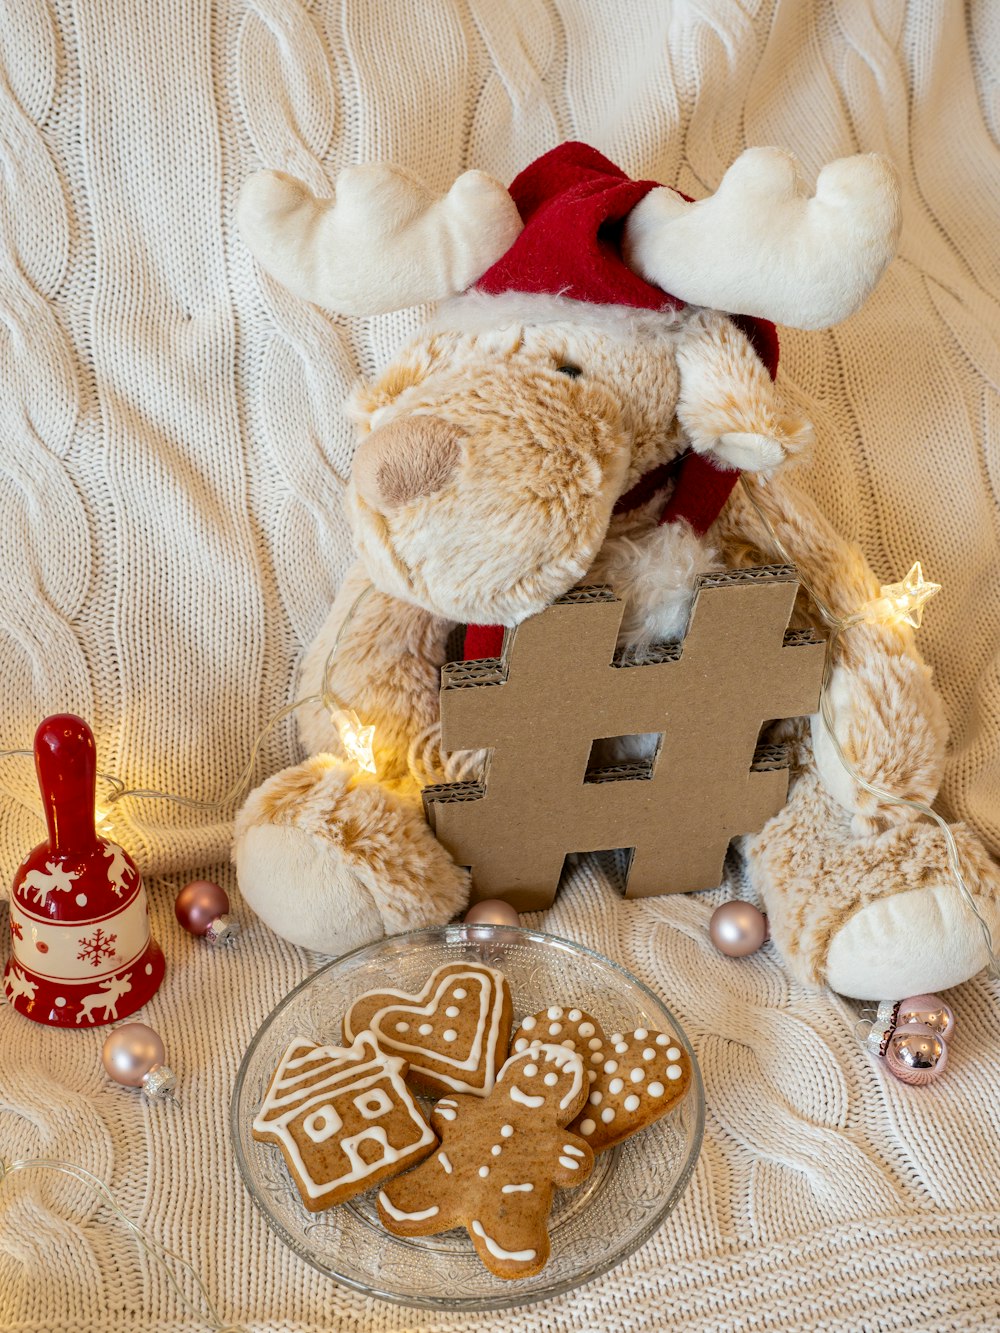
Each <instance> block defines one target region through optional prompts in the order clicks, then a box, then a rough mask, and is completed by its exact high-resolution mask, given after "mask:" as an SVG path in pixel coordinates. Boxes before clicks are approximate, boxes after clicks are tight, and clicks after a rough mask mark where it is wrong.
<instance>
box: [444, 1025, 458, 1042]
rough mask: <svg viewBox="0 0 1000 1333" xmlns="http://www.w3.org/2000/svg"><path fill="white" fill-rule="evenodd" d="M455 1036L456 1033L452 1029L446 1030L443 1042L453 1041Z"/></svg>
mask: <svg viewBox="0 0 1000 1333" xmlns="http://www.w3.org/2000/svg"><path fill="white" fill-rule="evenodd" d="M457 1036H458V1033H457V1032H456V1031H455V1029H454V1028H448V1030H447V1032H445V1034H444V1039H445V1041H454V1040H455V1038H456V1037H457Z"/></svg>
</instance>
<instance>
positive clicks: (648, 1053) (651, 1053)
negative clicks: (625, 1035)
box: [642, 1046, 656, 1060]
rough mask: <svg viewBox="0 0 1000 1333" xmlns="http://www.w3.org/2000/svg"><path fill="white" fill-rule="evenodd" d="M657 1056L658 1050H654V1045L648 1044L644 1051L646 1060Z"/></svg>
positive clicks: (643, 1055) (643, 1054)
mask: <svg viewBox="0 0 1000 1333" xmlns="http://www.w3.org/2000/svg"><path fill="white" fill-rule="evenodd" d="M655 1057H656V1052H655V1051H654V1050H653V1048H652V1046H647V1047H646V1049H645V1050H644V1051H643V1053H642V1058H643V1059H644V1060H653V1059H655Z"/></svg>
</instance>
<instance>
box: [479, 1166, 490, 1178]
mask: <svg viewBox="0 0 1000 1333" xmlns="http://www.w3.org/2000/svg"><path fill="white" fill-rule="evenodd" d="M479 1174H480V1175H481V1176H482V1177H483V1178H484V1179H485V1177H486V1176H488V1175H489V1174H490V1168H489V1167H488V1166H481V1167H480V1168H479Z"/></svg>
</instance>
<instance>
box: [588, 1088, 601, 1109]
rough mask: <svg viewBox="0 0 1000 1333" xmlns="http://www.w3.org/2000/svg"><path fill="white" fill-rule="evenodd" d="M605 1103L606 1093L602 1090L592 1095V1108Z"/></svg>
mask: <svg viewBox="0 0 1000 1333" xmlns="http://www.w3.org/2000/svg"><path fill="white" fill-rule="evenodd" d="M603 1101H604V1093H603V1092H601V1091H600V1090H598V1091H597V1092H592V1093H591V1094H590V1104H591V1106H600V1104H601V1102H603Z"/></svg>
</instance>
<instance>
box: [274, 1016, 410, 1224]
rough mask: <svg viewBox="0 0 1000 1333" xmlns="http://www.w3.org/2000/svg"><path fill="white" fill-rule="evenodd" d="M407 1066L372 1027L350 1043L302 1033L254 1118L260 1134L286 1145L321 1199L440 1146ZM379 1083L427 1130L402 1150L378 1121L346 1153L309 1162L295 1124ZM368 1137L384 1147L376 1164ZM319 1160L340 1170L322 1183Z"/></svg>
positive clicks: (307, 1186) (345, 1142)
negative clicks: (409, 1082)
mask: <svg viewBox="0 0 1000 1333" xmlns="http://www.w3.org/2000/svg"><path fill="white" fill-rule="evenodd" d="M402 1068H403V1061H402V1060H400V1059H399V1058H398V1056H393V1055H386V1054H384V1053H383V1052H382V1051H380V1050H379V1049H378V1047H377V1046H376V1044H375V1038H374V1036H373V1035H372V1033H371V1032H370V1031H365V1032H362V1033H359V1034H358V1036H357V1037H356V1038H355V1040H354V1043H353V1045H352V1046H350V1047H340V1046H317V1045H316V1044H315V1043H314V1042H311V1041H308V1040H306V1039H305V1038H303V1037H297V1038H295V1039H294V1040H293V1041H292V1042H291V1043H290V1045H289V1046H288V1048H287V1049H286V1051H285V1054H284V1056H283V1057H282V1060H281V1063H280V1064H279V1066H278V1069H277V1072H276V1073H275V1076H274V1078H273V1079H272V1081H271V1086H270V1087H269V1088H268V1091H267V1095H266V1096H265V1098H264V1101H263V1103H262V1104H261V1108H260V1110H259V1111H258V1113H257V1115H256V1117H255V1119H254V1122H253V1128H254V1131H255V1132H256V1133H257V1134H258V1135H260V1136H261V1137H263V1138H269V1139H272V1140H274V1141H276V1142H278V1143H280V1144H281V1146H282V1149H283V1150H284V1152H285V1155H286V1157H287V1158H288V1161H289V1164H290V1166H291V1167H292V1170H293V1171H294V1173H295V1175H296V1178H297V1184H298V1185H299V1188H300V1189H301V1190H302V1191H303V1192H304V1193H305V1194H306V1195H307V1196H308V1197H309V1198H310V1199H317V1198H320V1197H321V1196H323V1195H325V1194H329V1193H330V1191H331V1190H333V1189H335V1188H337V1187H340V1186H344V1185H350V1184H354V1183H356V1182H358V1181H361V1180H363V1179H365V1177H367V1176H370V1175H372V1174H373V1173H374V1172H376V1171H378V1170H380V1169H381V1168H382V1167H383V1166H387V1165H389V1164H392V1163H396V1162H404V1163H407V1162H409V1161H410V1160H411V1159H412V1157H413V1156H414V1155H415V1154H416V1153H417V1152H418V1151H419V1149H421V1148H423V1147H426V1146H427V1145H429V1144H433V1142H434V1138H435V1136H434V1133H433V1131H432V1130H431V1128H430V1126H429V1125H428V1124H427V1122H426V1121H425V1120H424V1118H423V1116H422V1115H421V1114H420V1112H419V1111H418V1110H417V1107H416V1105H415V1103H414V1101H413V1098H412V1097H411V1096H410V1092H409V1089H408V1088H407V1087H406V1084H405V1083H404V1082H403V1079H402V1077H401V1074H400V1071H401V1070H402ZM376 1085H378V1087H379V1088H380V1089H384V1090H385V1091H386V1098H387V1100H388V1102H389V1106H390V1108H391V1109H395V1110H399V1109H400V1108H402V1109H403V1110H405V1111H406V1112H407V1115H408V1117H409V1123H410V1124H411V1125H412V1126H414V1127H416V1129H417V1130H419V1136H418V1138H417V1139H416V1140H415V1141H414V1142H411V1143H408V1144H406V1146H405V1147H396V1146H395V1145H393V1144H390V1143H389V1140H388V1135H387V1132H386V1130H385V1128H384V1127H383V1126H381V1125H377V1126H376V1125H372V1126H369V1127H368V1128H367V1129H365V1130H362V1131H361V1133H359V1134H354V1135H352V1136H351V1137H350V1138H346V1139H342V1140H341V1141H340V1147H341V1149H342V1152H343V1157H342V1156H341V1155H340V1154H333V1155H331V1154H330V1153H329V1151H328V1150H326V1151H325V1152H324V1154H323V1156H322V1158H318V1159H317V1162H316V1163H313V1162H312V1161H310V1162H309V1163H308V1164H307V1162H306V1159H305V1157H304V1156H303V1151H305V1152H307V1153H308V1147H306V1148H305V1149H303V1147H302V1146H300V1144H299V1142H298V1140H297V1138H296V1136H295V1134H294V1133H293V1132H292V1130H293V1126H295V1125H297V1124H298V1123H299V1122H300V1121H301V1122H303V1123H304V1122H305V1121H306V1120H308V1119H310V1117H311V1116H312V1115H315V1114H316V1113H317V1112H322V1114H323V1115H329V1114H330V1112H333V1113H336V1107H335V1105H334V1103H337V1102H340V1100H341V1099H342V1098H347V1097H349V1096H352V1095H356V1094H360V1093H363V1092H365V1091H367V1090H369V1089H374V1088H375V1086H376ZM325 1108H329V1109H328V1110H327V1109H325ZM312 1125H313V1130H314V1132H316V1131H319V1132H320V1133H325V1128H323V1129H321V1127H320V1126H319V1124H318V1121H317V1120H314V1121H313V1122H312ZM306 1133H307V1134H308V1130H306ZM314 1141H315V1140H314ZM365 1141H367V1142H374V1143H377V1144H378V1145H379V1146H380V1147H381V1149H382V1152H381V1154H380V1156H379V1157H378V1158H377V1159H376V1160H375V1161H373V1162H366V1161H365V1160H364V1159H363V1158H362V1157H361V1154H360V1153H359V1151H358V1147H359V1145H360V1144H361V1143H362V1142H365ZM345 1158H346V1162H347V1169H346V1170H345V1169H344V1159H345ZM317 1164H319V1165H323V1166H324V1167H325V1168H326V1170H327V1172H328V1173H332V1174H328V1175H327V1177H326V1178H325V1179H324V1180H322V1181H318V1180H316V1179H315V1178H314V1176H313V1174H312V1171H311V1169H310V1168H311V1167H312V1166H314V1165H317Z"/></svg>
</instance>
